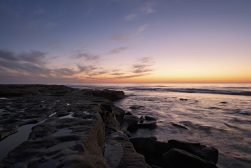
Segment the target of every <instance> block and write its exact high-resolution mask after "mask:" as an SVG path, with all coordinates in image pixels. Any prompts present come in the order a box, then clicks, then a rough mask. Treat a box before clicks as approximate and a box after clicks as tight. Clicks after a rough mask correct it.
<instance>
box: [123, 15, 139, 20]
mask: <svg viewBox="0 0 251 168" xmlns="http://www.w3.org/2000/svg"><path fill="white" fill-rule="evenodd" d="M138 16H139V14H136V13H130V14H128V15H126V16H125V20H126V21H132V20H135V19H137V18H138Z"/></svg>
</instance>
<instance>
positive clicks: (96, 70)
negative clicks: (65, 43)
mask: <svg viewBox="0 0 251 168" xmlns="http://www.w3.org/2000/svg"><path fill="white" fill-rule="evenodd" d="M126 49H127V47H118V48H114V49H112V50H110V53H113V54H116V53H120V52H122V51H124V50H126ZM84 58H86V56H85V55H84ZM87 59H89V58H88V57H87ZM49 63H50V64H49ZM152 65H153V61H152V60H151V58H149V57H142V58H140V59H138V60H136V61H135V63H134V64H131V65H130V64H129V65H127V68H124V69H113V66H111V67H109V68H104V67H102V65H97V64H95V63H94V62H89V63H87V64H86V63H85V64H81V63H76V64H73V65H68V66H61V67H58V65H56V64H54V65H53V64H52V63H51V61H50V58H49V57H48V56H47V53H45V52H41V51H30V52H24V53H21V54H17V53H14V52H11V51H7V50H0V83H4V81H5V82H6V81H12V82H13V81H15V82H16V83H18V82H25V81H26V83H29V82H35V83H36V82H37V83H48V82H61V83H62V82H81V81H82V82H83V81H88V80H95V81H103V80H116V79H117V80H119V79H129V78H135V77H140V76H145V75H148V74H149V73H150V72H152ZM114 66H116V65H114Z"/></svg>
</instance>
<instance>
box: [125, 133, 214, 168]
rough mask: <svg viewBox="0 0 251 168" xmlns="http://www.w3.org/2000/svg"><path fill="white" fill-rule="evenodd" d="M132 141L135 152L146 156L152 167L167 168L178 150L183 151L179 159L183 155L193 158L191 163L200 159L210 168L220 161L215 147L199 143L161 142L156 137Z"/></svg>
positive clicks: (132, 139)
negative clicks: (168, 159)
mask: <svg viewBox="0 0 251 168" xmlns="http://www.w3.org/2000/svg"><path fill="white" fill-rule="evenodd" d="M130 141H131V142H132V143H133V146H134V148H135V150H136V151H137V152H139V153H140V154H142V155H144V156H145V158H146V161H147V162H148V163H149V164H150V165H157V166H162V167H163V166H164V167H165V166H166V165H167V158H169V157H174V156H175V155H176V153H177V151H176V149H177V150H181V151H182V152H178V154H177V155H178V156H177V157H179V155H181V154H182V157H183V155H185V156H184V157H185V160H186V159H187V160H189V159H188V158H192V160H191V163H193V162H194V161H193V158H196V159H197V160H198V158H199V163H200V164H202V163H203V164H206V165H207V166H208V165H209V167H210V166H212V165H215V164H216V163H217V160H218V150H217V149H215V148H213V147H207V146H204V145H201V144H199V143H188V142H182V141H177V140H170V141H168V142H161V141H157V139H156V138H155V137H147V138H131V139H130ZM173 149H175V150H174V152H171V154H170V153H168V152H169V151H171V150H173ZM183 151H184V152H183ZM173 153H174V154H173ZM180 153H181V154H180ZM187 162H188V161H187ZM196 164H197V161H196ZM196 164H195V165H196ZM188 165H189V163H188ZM191 165H192V164H191ZM189 166H190V165H189ZM191 167H193V166H191ZM175 168H176V167H175ZM178 168H179V167H178ZM206 168H207V167H206Z"/></svg>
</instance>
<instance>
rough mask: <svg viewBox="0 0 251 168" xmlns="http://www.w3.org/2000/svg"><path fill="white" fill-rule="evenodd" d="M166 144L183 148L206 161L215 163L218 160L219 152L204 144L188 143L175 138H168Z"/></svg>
mask: <svg viewBox="0 0 251 168" xmlns="http://www.w3.org/2000/svg"><path fill="white" fill-rule="evenodd" d="M168 144H169V145H170V148H178V149H182V150H185V151H187V152H190V153H192V154H194V155H197V156H199V157H201V158H203V159H205V160H207V161H208V162H212V163H214V164H216V163H217V161H218V153H219V152H218V150H217V149H215V148H213V147H207V146H205V145H201V144H200V143H188V142H182V141H177V140H169V141H168Z"/></svg>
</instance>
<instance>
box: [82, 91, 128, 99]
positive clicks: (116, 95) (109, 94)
mask: <svg viewBox="0 0 251 168" xmlns="http://www.w3.org/2000/svg"><path fill="white" fill-rule="evenodd" d="M81 92H82V93H83V94H85V95H91V96H96V97H103V98H105V99H108V100H111V101H116V100H119V99H123V98H125V93H124V92H123V91H115V90H108V89H105V90H91V89H89V90H88V89H85V90H82V91H81Z"/></svg>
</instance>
